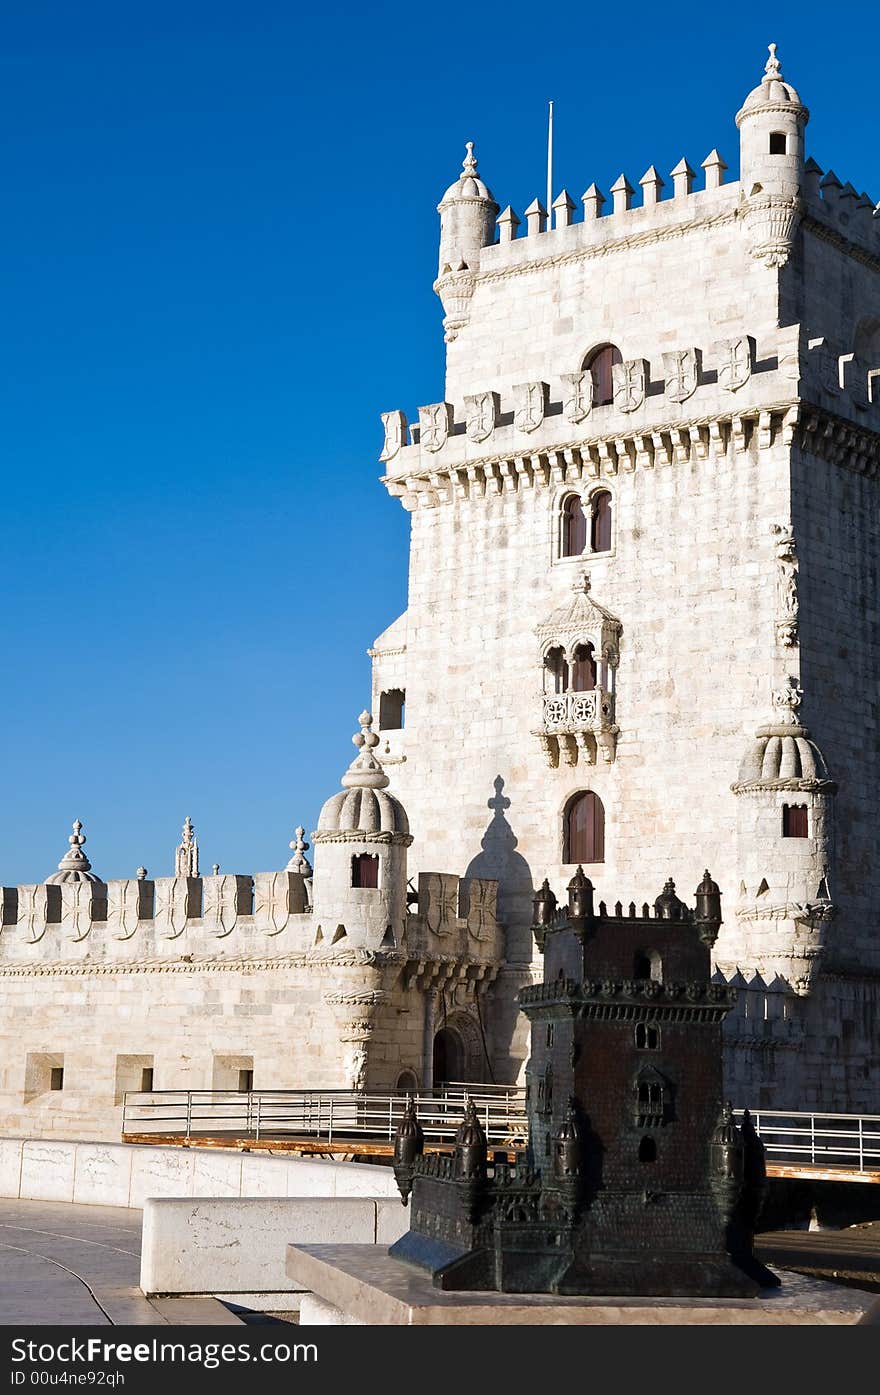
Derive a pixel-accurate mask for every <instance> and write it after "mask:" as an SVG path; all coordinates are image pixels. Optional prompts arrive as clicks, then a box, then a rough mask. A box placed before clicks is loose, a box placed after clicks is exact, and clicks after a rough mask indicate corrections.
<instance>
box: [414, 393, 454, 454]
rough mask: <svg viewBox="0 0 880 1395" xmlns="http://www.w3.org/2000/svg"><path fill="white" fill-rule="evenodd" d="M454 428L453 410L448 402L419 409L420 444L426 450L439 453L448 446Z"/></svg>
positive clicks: (434, 403) (436, 403) (435, 403)
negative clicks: (450, 433)
mask: <svg viewBox="0 0 880 1395" xmlns="http://www.w3.org/2000/svg"><path fill="white" fill-rule="evenodd" d="M451 426H452V408H451V406H450V405H449V403H448V402H432V403H431V405H430V407H420V408H419V443H420V444H421V445H423V446H424V447H425V450H429V451H437V450H440V449H441V448H442V447H443V446H445V445H446V442H447V441H448V439H449V432H450V428H451Z"/></svg>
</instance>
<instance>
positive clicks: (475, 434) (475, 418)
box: [464, 392, 500, 442]
mask: <svg viewBox="0 0 880 1395" xmlns="http://www.w3.org/2000/svg"><path fill="white" fill-rule="evenodd" d="M464 406H465V423H466V424H465V430H466V431H467V436H468V440H469V441H478V442H479V441H485V440H486V439H487V438H488V437H489V436H491V435H492V432H493V431H494V430H495V427H496V426H497V425H498V413H499V409H500V398H499V395H498V393H497V392H476V393H474V394H473V396H471V397H466V398H465V399H464Z"/></svg>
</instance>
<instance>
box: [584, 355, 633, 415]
mask: <svg viewBox="0 0 880 1395" xmlns="http://www.w3.org/2000/svg"><path fill="white" fill-rule="evenodd" d="M615 363H623V355H622V354H621V352H620V350H619V349H618V348H617V346H616V345H615V344H600V345H599V348H598V349H594V350H593V351H592V353H590V354H587V357H586V358H585V359H584V362H583V366H582V370H581V371H582V372H586V371H587V370H589V372H590V375H591V377H592V379H593V405H594V406H595V407H607V406H608V404H609V402H612V401H613V400H614V383H613V380H612V376H611V370H612V368H613V367H614V365H615Z"/></svg>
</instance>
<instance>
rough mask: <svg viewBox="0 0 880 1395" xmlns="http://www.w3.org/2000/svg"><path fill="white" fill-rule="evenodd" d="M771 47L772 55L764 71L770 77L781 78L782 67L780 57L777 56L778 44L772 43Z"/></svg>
mask: <svg viewBox="0 0 880 1395" xmlns="http://www.w3.org/2000/svg"><path fill="white" fill-rule="evenodd" d="M769 49H770V57H769V58H768V59H767V62H766V63H765V64H764V72H765V73H766V74H767V77H768V78H781V77H782V68H781V67H780V66H779V59H778V58H777V57H776V45H775V44H770V45H769Z"/></svg>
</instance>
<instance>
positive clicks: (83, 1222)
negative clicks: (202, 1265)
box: [0, 1199, 239, 1327]
mask: <svg viewBox="0 0 880 1395" xmlns="http://www.w3.org/2000/svg"><path fill="white" fill-rule="evenodd" d="M140 1251H141V1213H140V1211H134V1210H128V1209H127V1208H123V1207H120V1206H71V1205H68V1204H67V1203H66V1202H61V1201H8V1200H3V1199H0V1325H5V1326H17V1325H19V1324H20V1325H21V1326H23V1327H27V1326H37V1325H46V1324H51V1323H60V1324H64V1325H65V1326H89V1325H91V1326H113V1327H115V1326H120V1325H122V1324H126V1323H128V1324H132V1325H137V1326H164V1325H173V1326H192V1325H193V1324H209V1325H211V1326H214V1325H218V1324H223V1325H232V1326H238V1325H239V1319H238V1318H237V1317H235V1316H234V1315H233V1314H232V1313H231V1312H230V1311H229V1309H228V1308H225V1307H224V1306H223V1304H222V1303H219V1302H218V1301H217V1300H216V1299H215V1298H153V1299H147V1298H145V1297H144V1295H143V1294H142V1293H141V1291H140V1289H139V1288H138V1275H139V1272H140Z"/></svg>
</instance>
